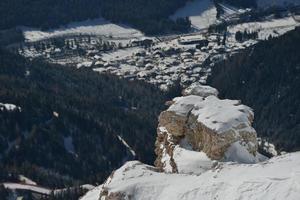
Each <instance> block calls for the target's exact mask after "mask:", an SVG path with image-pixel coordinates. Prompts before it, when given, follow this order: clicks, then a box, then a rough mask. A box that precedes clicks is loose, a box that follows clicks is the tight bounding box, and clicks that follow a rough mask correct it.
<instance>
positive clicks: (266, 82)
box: [209, 28, 300, 151]
mask: <svg viewBox="0 0 300 200" xmlns="http://www.w3.org/2000/svg"><path fill="white" fill-rule="evenodd" d="M299 46H300V28H296V29H295V30H293V31H291V32H289V33H287V34H285V35H283V36H281V37H279V38H274V39H270V40H268V41H264V42H261V43H258V44H257V45H256V46H255V47H253V48H249V49H247V50H245V51H244V52H241V53H238V54H235V55H234V56H232V57H231V58H230V59H229V60H227V61H225V62H222V63H219V64H217V66H216V67H214V69H213V72H212V76H211V77H210V80H209V84H211V85H212V86H214V87H216V88H217V89H218V90H219V91H220V92H221V96H222V97H226V98H234V99H241V100H242V102H243V103H244V104H246V105H249V106H251V107H252V108H253V109H254V112H255V120H254V127H255V128H256V130H257V132H258V135H259V136H262V137H267V138H270V139H271V141H272V142H274V143H275V144H276V145H277V146H278V147H279V149H283V150H287V151H295V150H299V149H300V135H299V134H300V107H299V105H300V92H299V91H300V51H299Z"/></svg>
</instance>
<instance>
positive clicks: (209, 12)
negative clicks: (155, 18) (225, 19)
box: [170, 0, 217, 29]
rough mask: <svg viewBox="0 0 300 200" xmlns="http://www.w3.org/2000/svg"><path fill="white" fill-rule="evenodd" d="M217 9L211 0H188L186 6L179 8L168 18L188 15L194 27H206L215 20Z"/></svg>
mask: <svg viewBox="0 0 300 200" xmlns="http://www.w3.org/2000/svg"><path fill="white" fill-rule="evenodd" d="M216 16H217V10H216V8H215V6H214V4H213V2H212V1H211V0H194V1H188V2H187V4H186V6H185V7H183V8H181V9H179V10H178V11H177V12H176V13H175V14H174V15H172V16H171V17H170V18H171V19H173V20H175V19H177V18H180V17H189V18H190V20H191V22H192V26H193V27H194V28H195V29H204V28H208V27H209V25H211V24H213V23H215V22H216V20H217V19H216Z"/></svg>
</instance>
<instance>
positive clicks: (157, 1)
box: [0, 0, 190, 34]
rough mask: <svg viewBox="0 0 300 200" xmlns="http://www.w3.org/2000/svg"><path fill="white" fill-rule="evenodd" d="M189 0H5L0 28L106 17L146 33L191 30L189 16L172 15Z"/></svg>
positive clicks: (48, 25) (1, 3) (45, 25)
mask: <svg viewBox="0 0 300 200" xmlns="http://www.w3.org/2000/svg"><path fill="white" fill-rule="evenodd" d="M186 1H187V0H89V1H86V0H39V1H37V0H22V1H20V0H1V1H0V18H1V20H0V29H7V28H12V27H14V26H18V25H25V26H33V27H38V28H43V29H49V28H55V27H58V26H60V25H64V24H67V23H69V22H73V21H80V20H86V19H89V18H96V17H101V16H103V17H105V18H107V19H109V20H112V21H113V22H122V23H129V24H131V25H133V26H135V27H136V28H139V29H141V30H142V31H144V32H146V33H150V34H152V33H165V32H169V31H187V30H188V29H189V27H190V23H189V21H188V20H185V19H180V20H178V21H176V22H173V21H172V20H169V19H168V16H169V15H170V14H172V13H173V12H174V11H175V10H176V9H178V8H179V7H181V6H183V5H184V4H185V2H186Z"/></svg>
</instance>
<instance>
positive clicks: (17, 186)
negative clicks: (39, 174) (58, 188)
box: [3, 183, 51, 195]
mask: <svg viewBox="0 0 300 200" xmlns="http://www.w3.org/2000/svg"><path fill="white" fill-rule="evenodd" d="M3 186H4V187H5V188H7V189H10V190H28V191H33V192H37V193H40V194H46V195H49V194H50V193H51V190H50V189H47V188H43V187H39V186H35V185H26V184H21V183H3Z"/></svg>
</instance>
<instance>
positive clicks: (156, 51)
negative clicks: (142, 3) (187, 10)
mask: <svg viewBox="0 0 300 200" xmlns="http://www.w3.org/2000/svg"><path fill="white" fill-rule="evenodd" d="M195 2H196V3H197V1H195ZM203 2H206V4H207V5H206V6H207V10H206V11H204V12H203V13H200V14H199V16H198V18H197V17H196V18H195V17H194V18H192V17H191V18H190V19H191V23H192V30H191V31H190V32H189V33H187V34H170V35H159V36H145V35H144V34H143V33H141V32H140V31H138V30H135V29H132V28H130V27H127V26H122V25H117V24H110V23H109V22H107V21H106V20H104V19H98V20H94V21H86V22H82V23H77V24H76V23H75V24H71V25H70V26H67V27H64V28H60V29H58V30H52V31H49V32H42V31H39V30H33V29H28V28H24V27H22V28H21V29H22V30H23V33H24V35H25V39H26V41H25V42H24V43H22V44H17V45H16V44H15V45H13V46H12V47H11V49H12V50H13V51H16V52H17V53H19V54H21V55H24V56H25V57H29V58H32V59H33V58H42V59H45V60H46V61H48V62H51V63H57V64H62V65H69V66H72V67H76V68H81V67H87V68H91V69H92V70H93V71H95V72H97V73H109V74H114V75H117V76H120V77H124V78H127V79H130V80H134V79H138V80H144V81H146V82H148V83H152V84H155V85H156V86H158V87H159V88H160V89H162V90H168V88H170V87H171V86H172V85H174V83H176V82H178V81H179V82H180V83H181V85H182V86H188V85H190V84H191V83H194V82H200V83H202V84H205V83H206V80H207V77H208V76H209V74H210V72H211V68H212V67H213V65H214V64H215V63H217V62H219V61H221V60H224V59H226V58H228V56H230V55H232V54H234V53H237V52H239V51H241V50H242V49H245V48H247V47H249V46H252V45H254V44H256V43H257V42H258V41H260V40H266V39H268V38H270V37H277V36H280V35H282V34H284V33H286V32H287V31H290V30H293V29H294V28H295V27H296V26H298V25H299V24H300V21H299V20H297V18H298V16H297V15H295V13H291V12H289V11H287V10H282V11H277V12H276V13H275V14H274V13H272V11H267V12H265V13H264V14H261V13H260V14H258V13H257V12H256V11H252V10H251V9H236V8H233V7H231V6H228V5H223V4H222V5H219V6H220V8H221V9H222V10H223V13H222V15H221V16H220V17H219V18H218V19H217V16H216V15H217V8H216V7H215V6H214V5H213V4H212V3H208V2H210V1H201V5H200V6H203V5H202V4H203ZM190 6H191V5H187V7H190ZM180 12H182V11H179V15H182V13H180ZM172 17H173V18H174V17H176V14H175V15H174V16H172ZM199 19H201V20H200V21H199Z"/></svg>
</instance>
